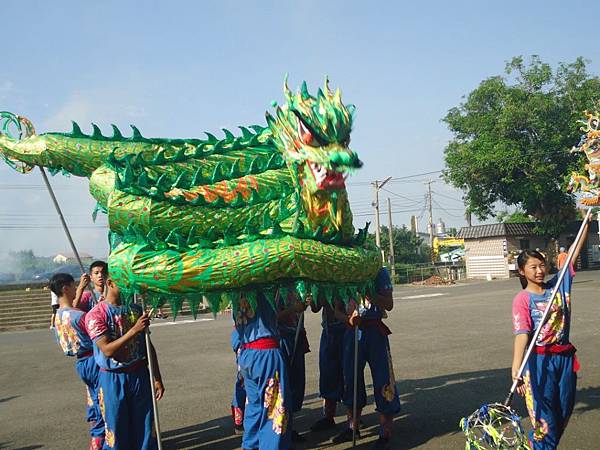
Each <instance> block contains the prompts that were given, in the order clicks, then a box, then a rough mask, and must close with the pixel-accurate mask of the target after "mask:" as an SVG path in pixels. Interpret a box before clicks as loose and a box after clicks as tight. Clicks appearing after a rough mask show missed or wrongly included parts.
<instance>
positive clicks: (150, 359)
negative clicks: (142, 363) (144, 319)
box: [133, 293, 162, 450]
mask: <svg viewBox="0 0 600 450" xmlns="http://www.w3.org/2000/svg"><path fill="white" fill-rule="evenodd" d="M133 301H134V302H135V303H137V294H135V293H134V294H133ZM142 302H143V306H144V311H146V301H145V300H142ZM144 338H145V340H146V358H147V359H148V371H149V372H150V390H151V391H152V412H153V413H154V430H155V431H156V442H157V443H158V450H162V439H161V436H160V420H159V418H158V401H157V400H156V386H154V364H155V362H154V354H153V353H152V350H151V348H152V342H151V341H150V326H148V327H147V328H146V330H145V331H144Z"/></svg>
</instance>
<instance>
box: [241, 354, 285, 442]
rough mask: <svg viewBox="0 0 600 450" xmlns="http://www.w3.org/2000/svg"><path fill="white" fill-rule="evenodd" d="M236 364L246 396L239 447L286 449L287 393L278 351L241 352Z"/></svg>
mask: <svg viewBox="0 0 600 450" xmlns="http://www.w3.org/2000/svg"><path fill="white" fill-rule="evenodd" d="M238 361H239V365H240V370H241V373H242V376H243V377H244V383H245V386H246V395H247V403H246V411H245V414H244V437H243V439H242V447H243V448H244V449H258V448H259V449H260V450H285V449H289V448H290V445H291V433H290V432H289V429H290V424H289V423H288V422H289V421H290V418H291V412H290V400H289V399H290V395H289V394H290V393H289V386H288V379H287V377H288V373H287V366H286V363H285V360H284V358H283V355H282V353H281V350H280V349H278V348H274V349H268V350H251V349H246V350H242V352H241V354H240V356H239V358H238Z"/></svg>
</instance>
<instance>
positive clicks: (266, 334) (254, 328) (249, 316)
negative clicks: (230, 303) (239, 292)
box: [233, 293, 279, 344]
mask: <svg viewBox="0 0 600 450" xmlns="http://www.w3.org/2000/svg"><path fill="white" fill-rule="evenodd" d="M256 303H257V306H256V311H253V310H252V307H251V306H250V303H249V302H248V301H247V300H246V299H245V298H243V297H242V298H241V299H240V301H239V304H238V305H237V308H234V310H233V317H234V321H235V328H236V329H237V331H238V335H239V338H240V342H241V343H242V344H248V343H250V342H254V341H256V340H257V339H262V338H275V339H278V338H279V332H278V330H277V313H276V312H275V310H274V309H273V307H272V306H271V304H270V303H269V301H268V300H267V299H266V298H265V296H264V295H263V294H262V293H258V295H257V296H256Z"/></svg>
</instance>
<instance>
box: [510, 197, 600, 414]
mask: <svg viewBox="0 0 600 450" xmlns="http://www.w3.org/2000/svg"><path fill="white" fill-rule="evenodd" d="M591 216H592V208H590V209H588V210H587V213H586V215H585V217H584V219H583V222H582V223H581V227H580V228H579V231H578V232H577V236H576V237H575V241H574V242H573V244H572V245H571V248H570V249H569V254H568V255H567V259H566V260H565V264H564V266H563V267H562V269H561V270H560V273H559V275H558V280H556V284H555V285H554V289H552V293H551V294H550V299H549V300H548V304H547V306H546V309H545V310H544V315H543V316H542V320H540V324H539V325H538V327H537V328H536V330H535V332H534V333H533V336H532V337H531V340H530V344H529V346H528V347H527V351H526V352H525V355H524V356H523V361H522V362H521V367H519V372H518V373H517V376H516V377H515V380H514V381H513V384H512V386H511V388H510V392H509V393H508V396H507V397H506V400H504V405H505V406H509V405H510V403H511V402H512V398H513V396H514V394H515V390H516V389H517V385H518V384H519V378H521V376H522V375H523V371H524V370H525V365H526V364H527V360H528V359H529V356H530V355H531V352H532V351H533V347H535V343H536V341H537V338H538V336H539V335H540V333H541V331H542V327H543V326H544V324H545V323H546V321H547V320H548V317H549V316H550V311H551V310H552V303H554V298H555V297H556V294H557V293H558V290H559V289H560V285H561V283H562V281H563V278H564V277H565V274H566V273H567V270H570V267H569V266H570V265H571V261H572V260H573V254H574V253H575V249H576V248H577V246H578V245H579V241H581V237H582V236H583V230H584V229H585V226H586V224H587V223H588V221H589V220H590V217H591Z"/></svg>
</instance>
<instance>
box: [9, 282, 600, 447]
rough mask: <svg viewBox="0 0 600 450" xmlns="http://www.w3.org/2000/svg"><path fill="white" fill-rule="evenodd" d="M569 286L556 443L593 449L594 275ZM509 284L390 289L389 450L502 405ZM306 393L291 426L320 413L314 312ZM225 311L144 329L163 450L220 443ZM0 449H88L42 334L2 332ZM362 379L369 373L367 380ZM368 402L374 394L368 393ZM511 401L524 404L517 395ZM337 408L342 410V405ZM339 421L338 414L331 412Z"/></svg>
mask: <svg viewBox="0 0 600 450" xmlns="http://www.w3.org/2000/svg"><path fill="white" fill-rule="evenodd" d="M576 280H577V281H576V283H575V287H574V319H573V333H572V339H573V342H574V343H575V344H576V345H577V347H578V349H579V353H578V354H579V356H580V360H581V362H582V366H583V368H582V372H581V379H580V384H579V388H578V395H577V406H576V411H575V414H574V417H573V418H572V420H571V423H570V425H569V428H568V430H567V433H566V435H565V437H564V439H563V443H562V448H564V449H569V450H575V449H597V448H599V445H600V444H598V442H600V427H599V426H598V424H599V423H600V327H599V326H598V323H599V319H600V298H599V295H598V292H599V291H600V272H584V273H581V274H579V275H578V277H577V278H576ZM517 289H518V281H517V280H514V279H513V280H507V281H493V282H487V283H486V282H484V283H471V284H467V285H460V286H452V287H438V288H433V287H399V288H397V289H396V291H395V297H396V300H397V304H396V307H395V308H394V311H392V314H391V315H390V318H389V319H388V324H389V326H390V328H391V329H392V331H393V334H392V335H391V336H390V338H391V344H392V352H393V357H394V361H395V364H394V365H395V371H396V376H397V378H398V379H399V389H400V391H401V393H402V395H401V400H402V404H403V412H402V414H401V415H400V416H399V417H398V418H397V419H396V425H395V433H396V435H395V438H394V443H393V448H394V449H409V448H418V449H461V448H463V446H464V441H463V439H462V436H461V434H460V433H458V429H457V424H458V421H459V419H460V417H461V416H463V415H466V414H469V413H470V412H472V411H473V410H475V409H476V408H477V407H479V406H480V405H481V404H482V403H484V402H490V401H502V400H503V399H504V397H505V396H506V394H507V390H508V388H509V387H510V386H509V385H510V371H509V366H510V361H511V348H512V336H511V329H510V304H511V300H512V297H513V295H514V293H515V292H516V291H517ZM306 325H307V330H308V337H309V340H310V343H311V346H312V349H313V352H312V353H310V354H308V355H307V390H306V391H307V398H306V402H305V408H304V410H303V411H302V413H301V415H300V416H299V417H298V429H299V430H300V431H301V432H302V431H304V430H307V429H308V426H309V425H310V423H312V422H313V421H314V420H316V419H317V418H318V417H319V414H320V410H319V407H320V401H319V399H318V397H317V386H318V368H317V351H318V340H319V333H320V325H319V317H317V316H316V315H310V316H307V320H306ZM230 330H231V325H230V318H229V317H222V316H220V317H218V318H217V319H216V320H204V321H199V322H195V323H181V324H176V325H163V326H156V327H154V326H153V335H152V336H153V339H154V342H155V345H156V347H157V348H158V351H159V357H160V360H161V366H162V370H163V376H164V379H165V384H166V388H167V392H166V395H165V398H164V399H163V401H162V402H161V403H160V408H161V409H160V411H161V423H162V429H163V434H164V443H165V448H166V449H188V448H190V449H205V450H208V449H210V450H219V449H221V450H229V449H237V448H239V442H240V440H239V438H237V437H235V436H232V434H231V424H230V419H229V406H228V405H229V401H230V395H231V391H232V383H233V379H234V363H233V353H232V352H231V351H230V350H229V332H230ZM0 364H1V367H2V369H1V370H0V424H1V425H0V448H11V449H16V448H18V449H37V448H52V449H82V448H85V445H86V426H85V424H84V422H83V419H82V416H83V404H84V396H83V388H82V387H81V385H80V382H79V381H78V379H77V377H76V375H75V372H74V370H73V365H72V361H70V360H67V359H66V358H64V357H62V356H61V355H60V353H59V350H58V348H57V346H56V344H55V343H54V342H53V340H52V338H51V337H50V334H49V332H48V330H42V331H27V332H14V333H3V334H0ZM367 380H369V378H368V377H367ZM370 401H372V397H370ZM516 406H518V408H519V409H520V411H521V412H522V411H523V403H522V401H521V400H520V399H519V400H517V402H516ZM340 412H341V411H340ZM340 418H341V417H340ZM364 422H365V426H366V432H365V433H364V436H365V437H363V439H362V440H361V441H360V445H359V446H358V448H359V449H368V448H369V447H370V444H371V443H372V442H373V440H374V439H375V433H376V424H377V416H376V415H375V414H374V411H373V407H372V406H371V407H369V408H367V409H366V411H365V417H364ZM308 438H309V442H308V444H307V445H306V446H305V447H303V448H307V449H308V448H311V449H323V448H328V449H332V450H338V449H344V448H349V447H350V446H348V445H345V446H332V445H329V444H328V440H329V438H330V435H327V434H320V435H309V436H308Z"/></svg>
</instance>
